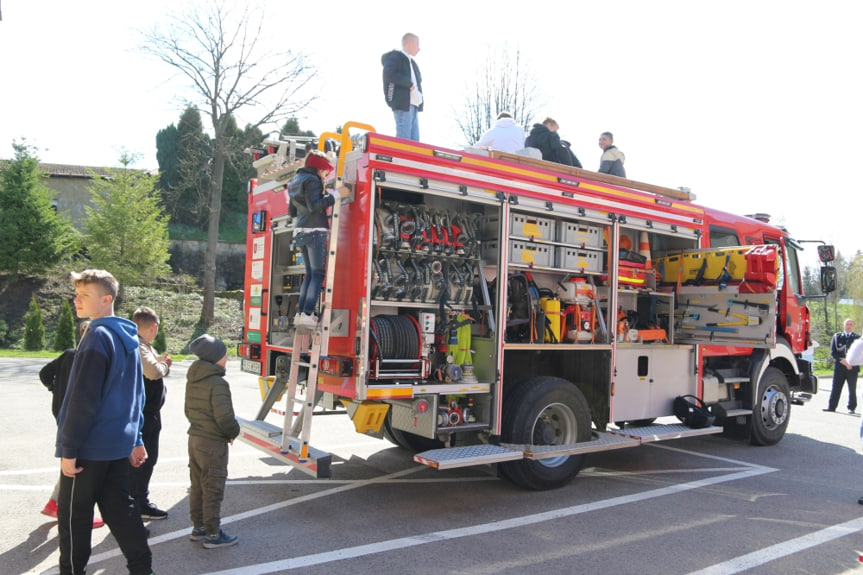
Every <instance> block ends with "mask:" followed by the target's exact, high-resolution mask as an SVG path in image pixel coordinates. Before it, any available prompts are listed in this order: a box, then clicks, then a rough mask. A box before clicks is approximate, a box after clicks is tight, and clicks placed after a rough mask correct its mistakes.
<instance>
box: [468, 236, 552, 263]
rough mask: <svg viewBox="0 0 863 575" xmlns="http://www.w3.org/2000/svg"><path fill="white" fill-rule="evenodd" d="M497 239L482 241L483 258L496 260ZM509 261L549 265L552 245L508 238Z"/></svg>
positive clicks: (489, 260)
mask: <svg viewBox="0 0 863 575" xmlns="http://www.w3.org/2000/svg"><path fill="white" fill-rule="evenodd" d="M499 245H500V244H499V243H498V241H497V240H493V241H487V242H483V259H484V260H485V261H486V262H487V263H491V262H496V261H497V254H498V250H499ZM509 263H512V264H523V265H528V266H531V267H533V266H540V267H551V266H552V264H553V263H554V247H553V246H549V245H546V244H536V243H532V242H523V241H520V240H509Z"/></svg>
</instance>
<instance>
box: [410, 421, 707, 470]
mask: <svg viewBox="0 0 863 575" xmlns="http://www.w3.org/2000/svg"><path fill="white" fill-rule="evenodd" d="M714 433H722V428H721V427H718V426H710V427H705V428H702V429H692V428H689V427H686V426H685V425H682V424H679V423H675V424H669V425H646V426H644V427H633V428H627V429H609V430H608V431H595V430H594V431H593V432H592V436H593V437H592V439H591V440H590V441H585V442H583V443H576V444H568V445H523V444H513V443H501V444H500V445H488V444H482V445H467V446H464V447H450V448H444V449H431V450H429V451H424V452H422V453H417V454H416V455H414V461H416V462H417V463H422V464H423V465H428V466H429V467H433V468H435V469H455V468H458V467H469V466H471V465H480V464H488V463H499V462H502V461H514V460H518V459H548V458H551V457H564V456H568V455H581V454H584V453H595V452H599V451H611V450H613V449H624V448H627V447H638V446H639V445H641V444H643V443H651V442H654V441H665V440H668V439H680V438H683V437H695V436H699V435H711V434H714Z"/></svg>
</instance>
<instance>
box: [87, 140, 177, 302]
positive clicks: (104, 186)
mask: <svg viewBox="0 0 863 575" xmlns="http://www.w3.org/2000/svg"><path fill="white" fill-rule="evenodd" d="M131 162H132V160H131V158H130V157H129V156H128V155H125V154H124V155H123V156H122V157H121V158H120V163H121V164H123V168H121V169H112V170H109V172H110V174H111V176H112V177H111V178H110V179H100V178H97V179H94V180H93V184H92V185H91V187H90V191H91V193H92V195H93V200H92V201H93V207H92V208H88V209H87V222H86V224H85V231H86V233H87V241H88V248H89V251H90V259H91V263H92V265H93V267H96V268H104V269H108V270H110V271H111V273H112V274H114V277H115V278H117V281H118V282H120V288H121V289H122V288H123V287H124V286H126V285H143V284H146V283H147V282H150V281H152V280H154V279H155V278H158V277H163V276H165V275H167V274H168V273H169V272H170V267H169V266H168V263H167V262H168V259H169V258H170V254H169V253H168V246H169V241H168V218H167V217H166V216H165V214H164V212H163V210H162V207H161V206H160V205H159V195H158V192H157V191H156V189H155V186H156V180H157V179H158V176H151V175H148V174H146V173H144V172H142V171H140V170H133V169H131V168H130V167H129V164H130V163H131ZM120 299H122V298H120Z"/></svg>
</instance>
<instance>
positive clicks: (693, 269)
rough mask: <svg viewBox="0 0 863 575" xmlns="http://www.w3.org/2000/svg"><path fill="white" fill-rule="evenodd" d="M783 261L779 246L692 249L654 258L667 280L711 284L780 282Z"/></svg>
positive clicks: (768, 283)
mask: <svg viewBox="0 0 863 575" xmlns="http://www.w3.org/2000/svg"><path fill="white" fill-rule="evenodd" d="M778 263H779V258H778V253H777V248H776V246H773V245H769V246H754V247H751V246H740V247H729V248H715V249H704V250H690V251H687V252H685V253H684V254H682V255H680V254H677V255H671V256H667V257H664V258H659V259H658V260H654V261H653V267H654V269H656V271H657V273H659V274H660V275H661V277H662V281H663V282H664V283H675V282H677V281H678V278H679V281H680V282H681V283H682V284H690V283H694V284H700V283H704V284H710V283H711V282H712V283H716V282H723V283H729V282H740V281H741V280H743V281H751V282H762V283H764V284H766V285H767V286H770V287H773V286H775V285H776V274H777V269H778V268H777V266H778Z"/></svg>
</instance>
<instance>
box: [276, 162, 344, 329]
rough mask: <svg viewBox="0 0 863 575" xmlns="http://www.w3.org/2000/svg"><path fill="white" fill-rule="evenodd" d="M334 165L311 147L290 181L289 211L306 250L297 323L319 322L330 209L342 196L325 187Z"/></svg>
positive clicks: (296, 235)
mask: <svg viewBox="0 0 863 575" xmlns="http://www.w3.org/2000/svg"><path fill="white" fill-rule="evenodd" d="M332 171H333V165H332V164H331V163H330V161H329V160H328V159H327V157H326V156H325V155H324V154H323V152H319V151H317V150H312V151H311V152H309V155H308V156H306V165H305V166H304V167H302V168H300V169H299V170H298V171H297V175H296V176H294V178H293V179H292V180H291V181H290V183H288V198H289V204H288V214H289V215H290V216H291V217H292V218H294V241H295V242H296V244H297V245H298V246H299V247H300V251H301V253H302V254H303V263H304V264H305V266H306V274H305V275H304V276H303V283H302V284H301V285H300V299H299V301H298V302H297V314H296V315H295V316H294V325H295V326H301V325H302V326H312V327H314V326H316V325H317V324H318V318H317V316H315V307H317V305H318V300H319V299H320V298H321V287H322V285H323V281H324V264H325V263H326V256H327V232H328V230H329V222H328V220H327V209H328V208H329V207H330V206H332V205H334V204H335V203H336V201H338V200H339V199H340V196H339V192H338V191H336V190H329V191H325V190H324V181H326V179H327V177H328V176H329V175H330V173H332Z"/></svg>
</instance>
